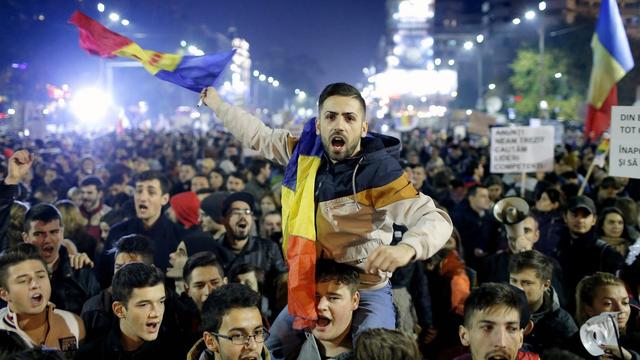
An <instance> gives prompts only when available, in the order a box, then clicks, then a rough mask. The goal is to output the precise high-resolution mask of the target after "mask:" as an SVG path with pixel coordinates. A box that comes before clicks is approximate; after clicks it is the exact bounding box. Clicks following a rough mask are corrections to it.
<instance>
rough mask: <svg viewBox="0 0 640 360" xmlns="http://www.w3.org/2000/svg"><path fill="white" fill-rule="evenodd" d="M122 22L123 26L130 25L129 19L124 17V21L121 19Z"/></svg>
mask: <svg viewBox="0 0 640 360" xmlns="http://www.w3.org/2000/svg"><path fill="white" fill-rule="evenodd" d="M120 24H122V26H127V25H129V20H127V19H122V21H120Z"/></svg>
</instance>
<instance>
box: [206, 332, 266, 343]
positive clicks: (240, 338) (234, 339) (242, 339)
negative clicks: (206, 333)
mask: <svg viewBox="0 0 640 360" xmlns="http://www.w3.org/2000/svg"><path fill="white" fill-rule="evenodd" d="M210 334H211V335H214V336H216V337H220V338H223V339H226V340H231V343H232V344H233V345H246V344H248V343H249V341H250V340H251V339H253V341H255V342H256V343H263V342H264V341H265V339H266V338H268V337H269V332H268V331H267V329H264V328H263V329H261V330H258V331H256V332H255V334H253V335H241V334H237V335H231V336H229V335H223V334H217V333H214V332H212V333H210Z"/></svg>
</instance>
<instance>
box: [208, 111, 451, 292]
mask: <svg viewBox="0 0 640 360" xmlns="http://www.w3.org/2000/svg"><path fill="white" fill-rule="evenodd" d="M214 110H215V113H216V115H217V116H218V117H219V118H220V119H222V121H223V122H224V126H225V127H226V128H227V129H228V130H229V131H230V132H231V133H232V134H233V135H234V136H235V137H236V138H237V139H238V140H240V141H241V142H242V143H243V145H245V146H248V147H250V148H251V149H253V150H256V151H259V152H260V154H261V155H262V156H263V157H265V158H266V159H269V160H272V161H274V162H276V163H278V164H280V165H282V166H286V165H287V164H288V162H289V160H290V159H291V158H292V154H293V152H294V149H295V148H296V146H297V145H298V141H299V139H298V138H296V137H294V136H292V135H291V134H290V133H289V132H288V131H287V130H284V129H271V128H269V127H267V126H266V125H265V124H263V123H262V122H261V121H260V120H259V119H257V118H255V117H254V116H252V115H251V114H249V113H247V112H245V111H244V110H242V109H240V108H237V107H234V106H231V105H229V104H226V103H222V104H220V105H219V106H218V107H217V108H215V109H214ZM361 149H362V151H361V153H360V154H359V155H358V156H356V157H354V158H350V159H345V160H343V161H339V162H336V163H332V162H331V161H330V160H329V159H328V158H327V157H326V155H324V154H323V156H322V160H321V164H320V167H319V168H318V172H317V174H316V178H315V189H314V195H315V199H314V203H315V207H316V209H315V214H316V216H315V225H316V234H317V236H316V239H317V242H318V244H317V245H316V251H317V254H316V255H317V257H324V258H331V259H334V260H335V261H337V262H341V263H347V264H351V265H354V266H357V267H359V268H361V269H364V264H365V261H366V259H367V257H368V255H369V254H370V253H371V252H372V251H373V250H375V249H377V248H378V247H380V246H381V245H389V244H390V243H391V240H392V237H393V229H392V225H393V224H394V223H396V224H400V225H405V226H407V227H408V231H407V232H406V233H405V234H404V236H403V238H402V240H401V241H400V244H406V245H409V246H411V247H412V248H413V249H414V250H415V252H416V256H415V260H424V259H426V258H428V257H430V256H432V255H433V254H435V253H436V252H437V251H438V250H439V249H440V248H441V247H442V246H443V245H444V243H445V242H446V241H447V240H448V239H449V235H450V234H451V231H452V225H451V219H450V218H449V216H448V215H447V214H446V213H445V212H444V211H442V210H440V209H437V208H436V207H435V203H434V202H433V200H432V199H431V198H429V197H428V196H426V195H424V194H421V193H418V192H417V191H416V190H415V188H413V186H412V185H411V182H410V181H409V179H408V177H407V176H406V175H405V174H404V172H403V170H402V168H401V167H400V165H399V163H398V161H397V159H396V158H395V157H397V156H398V154H399V151H400V141H399V140H398V139H396V138H392V137H389V136H385V135H381V134H375V133H370V134H369V135H367V137H365V138H364V139H362V143H361ZM283 221H285V219H283ZM390 276H391V274H390V273H380V274H374V275H370V274H369V275H365V276H363V277H362V278H361V288H382V287H383V286H384V285H386V283H387V281H388V279H389V277H390Z"/></svg>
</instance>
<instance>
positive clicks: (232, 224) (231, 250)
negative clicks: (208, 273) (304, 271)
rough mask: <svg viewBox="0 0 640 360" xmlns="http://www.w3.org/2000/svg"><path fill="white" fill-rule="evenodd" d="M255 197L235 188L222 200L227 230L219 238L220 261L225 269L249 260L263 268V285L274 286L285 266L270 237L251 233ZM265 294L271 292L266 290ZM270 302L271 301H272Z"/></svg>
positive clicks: (276, 246) (272, 287)
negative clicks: (266, 280)
mask: <svg viewBox="0 0 640 360" xmlns="http://www.w3.org/2000/svg"><path fill="white" fill-rule="evenodd" d="M254 210H255V198H254V197H253V195H251V194H250V193H248V192H236V193H232V194H231V195H229V196H228V197H227V198H226V199H225V200H224V202H223V203H222V214H223V216H224V219H223V224H224V226H225V229H226V233H225V234H224V235H223V236H222V237H221V238H219V239H218V240H217V241H218V244H219V245H220V247H219V249H218V252H217V253H218V256H219V259H218V260H219V261H220V263H221V264H222V267H223V269H224V272H225V273H229V272H230V271H231V268H233V267H234V266H235V265H238V264H250V265H253V266H256V267H258V268H260V269H262V270H263V271H264V273H265V279H269V283H267V284H265V285H266V286H265V288H266V289H272V290H273V289H274V288H275V287H276V285H275V284H278V281H279V278H280V277H281V276H282V275H283V274H285V273H286V272H287V267H286V265H285V262H284V258H283V257H282V252H281V250H280V248H278V245H277V244H276V243H274V242H273V241H271V240H267V239H262V238H260V237H256V236H251V228H252V227H253V226H254V218H253V215H254ZM265 295H267V296H268V297H270V300H271V297H272V296H273V295H274V294H273V293H268V294H265ZM271 303H273V302H271Z"/></svg>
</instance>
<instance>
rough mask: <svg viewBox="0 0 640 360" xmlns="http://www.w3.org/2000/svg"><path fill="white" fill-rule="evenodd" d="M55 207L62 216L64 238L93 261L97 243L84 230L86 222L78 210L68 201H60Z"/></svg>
mask: <svg viewBox="0 0 640 360" xmlns="http://www.w3.org/2000/svg"><path fill="white" fill-rule="evenodd" d="M55 205H56V208H57V209H58V211H60V215H62V225H63V226H64V238H65V239H69V240H71V242H73V243H74V244H75V246H76V248H77V249H78V252H81V253H86V254H87V255H89V258H91V259H92V260H93V259H95V253H96V246H97V245H98V242H97V240H96V239H94V238H93V237H92V236H91V235H89V234H88V233H87V231H86V230H85V228H84V227H85V225H86V224H87V220H86V219H85V218H84V217H83V216H82V214H81V213H80V209H78V207H77V206H76V205H75V204H74V203H73V202H71V201H70V200H60V201H58V202H56V204H55Z"/></svg>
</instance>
